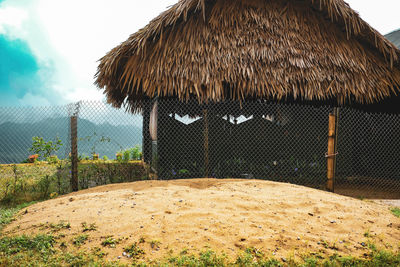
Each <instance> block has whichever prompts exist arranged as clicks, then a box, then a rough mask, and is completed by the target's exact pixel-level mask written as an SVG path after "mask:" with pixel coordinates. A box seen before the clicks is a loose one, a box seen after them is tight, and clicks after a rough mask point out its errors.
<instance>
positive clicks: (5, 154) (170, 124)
mask: <svg viewBox="0 0 400 267" xmlns="http://www.w3.org/2000/svg"><path fill="white" fill-rule="evenodd" d="M155 103H156V104H155ZM144 106H145V108H144V112H143V115H132V114H130V113H127V112H125V110H123V109H115V108H112V107H111V106H109V105H107V104H104V103H102V102H78V103H74V104H70V105H67V106H59V107H42V108H18V107H16V108H4V107H3V108H0V164H16V163H21V162H26V160H27V159H28V157H29V156H30V155H32V154H34V151H30V148H31V147H32V142H33V141H32V137H35V136H38V137H43V140H45V141H55V140H57V139H60V140H61V143H62V146H61V147H60V149H59V150H57V151H53V152H52V153H51V155H56V156H57V157H58V159H60V161H59V162H58V163H59V165H57V164H56V165H54V168H47V169H46V170H45V171H42V170H36V173H37V174H38V175H39V176H40V175H41V173H42V172H43V176H49V175H50V174H53V175H54V179H53V184H54V185H53V188H52V189H49V192H50V191H56V192H57V193H59V194H62V193H66V192H70V191H71V185H70V178H71V172H70V171H71V164H70V161H69V159H70V154H71V128H70V121H71V117H72V116H76V117H77V121H78V123H77V127H78V128H77V132H78V134H77V142H78V158H79V165H78V178H79V180H78V181H79V189H84V188H88V187H93V186H97V185H101V184H108V183H115V182H128V181H136V180H140V179H147V178H149V172H148V168H147V166H152V168H151V170H152V171H153V172H155V173H156V175H157V176H158V178H159V179H184V178H202V177H214V178H243V179H253V178H255V179H265V180H271V181H278V182H288V183H293V184H299V185H305V186H308V187H313V188H317V189H325V187H326V167H327V166H326V158H325V154H326V151H327V143H328V120H329V113H330V112H332V108H330V107H318V108H317V107H311V106H300V105H283V104H275V103H267V102H261V101H254V102H246V103H242V104H239V103H235V102H225V103H219V104H209V105H204V106H200V105H198V103H195V102H193V103H192V102H188V103H180V102H177V101H173V100H163V101H157V102H155V101H152V102H151V103H150V102H149V103H147V105H144ZM155 107H156V108H155ZM338 121H339V128H338V143H337V149H338V152H339V154H338V156H337V169H336V180H335V192H337V193H340V194H344V195H349V196H353V197H361V198H364V197H365V198H400V167H399V164H398V162H397V161H398V158H399V154H400V134H399V133H400V116H398V115H385V114H368V113H363V112H359V111H355V110H352V109H340V117H339V120H338ZM142 144H143V145H142ZM142 146H143V147H142ZM142 151H143V152H142ZM143 159H144V162H145V164H144V163H143ZM41 160H45V161H46V160H51V159H47V158H43V157H42V158H41ZM0 166H3V167H4V168H8V169H7V170H6V171H4V172H2V173H1V174H0V175H1V178H2V179H5V178H6V177H8V176H7V175H9V176H10V177H13V176H15V171H13V169H12V168H10V167H5V166H7V165H0ZM3 167H2V168H3ZM36 168H38V167H37V166H36ZM24 172H26V170H24ZM21 173H22V172H21ZM0 183H1V182H0ZM21 188H22V187H21ZM0 194H1V192H0Z"/></svg>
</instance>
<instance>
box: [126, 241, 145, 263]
mask: <svg viewBox="0 0 400 267" xmlns="http://www.w3.org/2000/svg"><path fill="white" fill-rule="evenodd" d="M124 252H126V253H128V254H129V255H131V256H132V257H133V258H134V259H137V258H138V257H139V256H140V255H144V250H143V249H141V248H140V247H139V245H138V243H137V242H135V243H133V244H132V245H130V246H128V247H126V248H124Z"/></svg>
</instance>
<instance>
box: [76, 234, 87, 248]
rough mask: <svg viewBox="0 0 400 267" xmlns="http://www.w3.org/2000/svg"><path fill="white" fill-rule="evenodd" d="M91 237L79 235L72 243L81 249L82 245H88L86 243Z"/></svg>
mask: <svg viewBox="0 0 400 267" xmlns="http://www.w3.org/2000/svg"><path fill="white" fill-rule="evenodd" d="M88 238H89V236H88V235H78V236H77V237H75V238H74V240H73V241H72V243H73V244H74V245H75V246H77V247H80V246H82V245H84V244H85V243H86V241H87V240H88Z"/></svg>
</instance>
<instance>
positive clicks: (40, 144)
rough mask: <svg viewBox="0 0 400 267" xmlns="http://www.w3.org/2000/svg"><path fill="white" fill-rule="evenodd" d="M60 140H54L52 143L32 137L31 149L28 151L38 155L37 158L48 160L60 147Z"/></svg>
mask: <svg viewBox="0 0 400 267" xmlns="http://www.w3.org/2000/svg"><path fill="white" fill-rule="evenodd" d="M62 145H63V144H62V142H61V140H60V138H58V137H56V138H54V141H47V142H46V141H45V140H44V139H43V137H39V136H34V137H32V147H31V148H30V149H29V150H30V151H32V152H34V153H35V154H38V155H39V157H42V158H48V157H50V155H51V154H52V153H53V152H57V151H58V150H59V149H60V147H61V146H62Z"/></svg>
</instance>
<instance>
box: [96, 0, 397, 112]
mask: <svg viewBox="0 0 400 267" xmlns="http://www.w3.org/2000/svg"><path fill="white" fill-rule="evenodd" d="M399 59H400V50H398V49H397V48H396V47H395V46H394V45H393V44H392V43H391V42H389V41H388V40H386V39H385V38H384V37H383V36H382V35H381V34H380V33H379V32H377V31H376V30H374V29H373V28H372V27H370V26H369V25H368V24H367V23H366V22H365V21H363V20H362V19H361V18H360V17H359V15H358V14H357V13H356V12H355V11H354V10H352V9H351V8H350V7H349V5H348V4H346V3H345V2H344V1H343V0H181V1H179V2H178V3H177V4H175V5H174V6H172V7H171V8H170V9H169V10H167V11H165V12H164V13H162V14H161V15H159V16H158V17H156V18H155V19H154V20H152V21H151V22H150V23H149V24H148V25H147V26H146V27H144V28H143V29H141V30H139V31H138V32H136V33H134V34H133V35H131V36H130V37H129V38H128V40H126V41H125V42H123V43H122V44H121V45H119V46H117V47H115V48H114V49H112V50H111V51H110V52H109V53H108V54H107V55H106V56H104V57H103V58H102V59H101V60H100V65H99V67H98V72H97V74H96V84H97V86H98V87H100V88H102V89H104V92H105V94H106V95H107V99H108V101H109V102H110V103H112V104H113V105H114V106H117V107H120V106H121V105H122V104H123V103H124V102H125V101H126V103H127V104H128V108H130V109H131V110H132V111H133V112H137V111H140V110H141V107H142V104H143V101H144V100H146V99H149V98H154V97H157V96H158V97H174V98H178V99H179V100H181V101H186V100H188V99H193V98H194V99H197V100H198V101H200V102H202V103H205V102H208V101H214V102H218V101H223V100H227V99H229V100H240V101H242V100H247V99H255V98H256V99H268V100H277V101H279V100H285V99H292V100H294V101H308V102H312V103H313V102H323V103H324V102H326V101H328V102H329V103H334V104H350V103H354V104H356V103H358V104H369V103H374V102H376V101H379V100H382V99H384V98H386V97H390V96H394V95H396V94H397V92H398V88H400V60H399Z"/></svg>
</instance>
